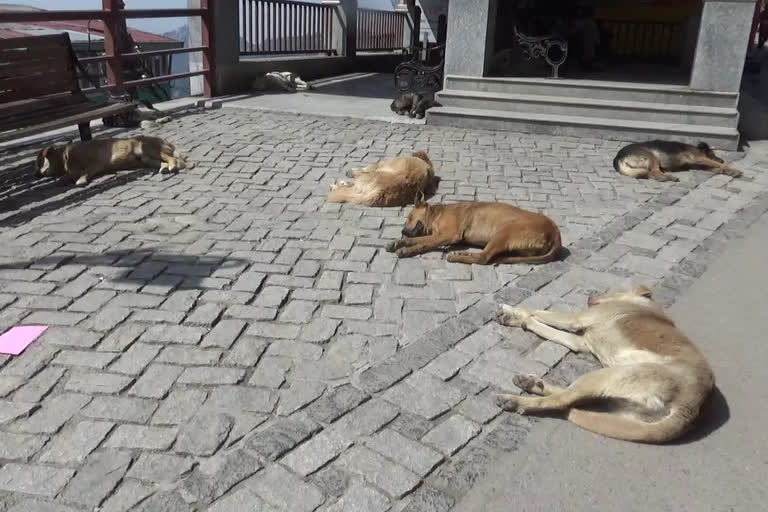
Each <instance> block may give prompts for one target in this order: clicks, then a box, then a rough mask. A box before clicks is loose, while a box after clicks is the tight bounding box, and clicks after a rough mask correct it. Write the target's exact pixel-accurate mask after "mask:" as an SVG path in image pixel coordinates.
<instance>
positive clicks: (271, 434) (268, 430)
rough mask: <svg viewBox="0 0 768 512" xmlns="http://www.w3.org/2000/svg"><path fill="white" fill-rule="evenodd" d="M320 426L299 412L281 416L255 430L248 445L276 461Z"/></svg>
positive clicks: (247, 442) (248, 440)
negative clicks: (284, 416)
mask: <svg viewBox="0 0 768 512" xmlns="http://www.w3.org/2000/svg"><path fill="white" fill-rule="evenodd" d="M320 428H321V426H320V425H319V424H318V423H316V422H315V421H313V420H312V419H310V418H309V417H308V416H306V415H304V414H302V413H297V414H294V415H293V416H291V417H289V418H279V419H277V420H275V421H274V422H272V423H270V424H269V425H267V426H266V427H264V428H262V429H260V430H259V431H258V432H255V433H254V434H253V435H252V436H250V437H249V438H248V439H247V440H246V446H247V447H248V448H250V449H251V450H254V451H255V452H256V453H258V454H259V455H261V456H262V457H264V458H266V459H268V460H271V461H274V460H277V459H278V458H279V457H280V456H282V455H283V454H284V453H286V452H287V451H289V450H291V449H293V447H295V446H296V445H297V444H299V443H301V442H302V441H304V440H305V439H307V438H308V437H310V436H311V435H312V434H314V433H315V432H317V431H318V430H320Z"/></svg>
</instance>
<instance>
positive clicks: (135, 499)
mask: <svg viewBox="0 0 768 512" xmlns="http://www.w3.org/2000/svg"><path fill="white" fill-rule="evenodd" d="M152 492H154V489H153V487H152V486H150V485H149V484H145V483H143V482H138V481H136V480H124V481H123V482H122V483H121V484H120V486H119V487H118V488H117V490H116V491H115V492H114V493H113V494H112V496H110V497H109V499H107V500H106V501H105V502H104V505H103V506H102V507H101V510H100V511H99V512H128V511H129V510H132V509H133V507H134V505H136V504H137V503H139V502H141V501H142V500H144V499H145V498H146V497H147V496H149V495H150V494H152Z"/></svg>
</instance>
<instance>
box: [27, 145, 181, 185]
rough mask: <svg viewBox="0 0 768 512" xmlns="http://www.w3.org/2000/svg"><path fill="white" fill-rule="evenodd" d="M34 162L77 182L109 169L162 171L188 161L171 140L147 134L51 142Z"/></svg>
mask: <svg viewBox="0 0 768 512" xmlns="http://www.w3.org/2000/svg"><path fill="white" fill-rule="evenodd" d="M35 164H36V166H37V170H38V172H39V173H40V175H41V176H68V177H70V178H72V179H73V180H74V181H75V184H76V185H78V186H84V185H87V184H88V182H89V181H90V180H91V179H92V178H93V177H95V176H98V175H100V174H104V173H107V172H113V171H124V170H128V169H141V168H145V167H151V168H154V169H159V172H160V173H163V171H165V170H168V171H176V170H179V169H184V168H185V167H186V165H187V164H186V161H185V160H184V158H183V157H181V156H180V155H179V153H178V151H176V148H175V147H174V146H173V145H172V144H170V143H168V142H166V141H165V140H163V139H160V138H158V137H145V136H140V137H133V138H130V139H95V140H89V141H85V142H74V143H72V144H67V145H65V146H48V147H46V148H43V149H42V150H41V151H40V152H39V153H38V154H37V160H36V162H35Z"/></svg>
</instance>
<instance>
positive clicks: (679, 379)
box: [498, 286, 715, 443]
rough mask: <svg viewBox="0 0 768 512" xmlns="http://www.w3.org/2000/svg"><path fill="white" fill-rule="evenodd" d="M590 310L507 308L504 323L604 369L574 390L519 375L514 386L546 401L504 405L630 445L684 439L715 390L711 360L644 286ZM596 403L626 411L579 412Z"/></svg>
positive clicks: (504, 401) (506, 398)
mask: <svg viewBox="0 0 768 512" xmlns="http://www.w3.org/2000/svg"><path fill="white" fill-rule="evenodd" d="M588 303H589V308H588V309H587V310H586V311H582V312H581V313H555V312H549V311H529V310H525V309H521V308H515V307H511V306H506V305H501V306H500V310H499V316H498V319H499V322H500V323H502V324H504V325H508V326H512V327H515V326H518V327H522V328H524V329H527V330H529V331H532V332H534V333H536V334H538V335H539V336H541V337H543V338H545V339H548V340H550V341H554V342H555V343H559V344H561V345H563V346H565V347H568V348H569V349H571V350H574V351H577V352H591V353H592V354H594V355H595V356H596V357H597V358H598V359H599V360H600V362H601V363H602V364H603V366H604V368H602V369H600V370H597V371H594V372H592V373H588V374H586V375H584V376H582V377H580V378H579V379H577V380H576V381H575V382H573V383H572V384H571V385H570V386H569V387H568V388H561V387H559V386H555V385H553V384H550V383H548V382H544V381H543V380H541V379H539V378H538V377H536V376H517V377H515V379H514V383H515V385H517V386H518V387H519V388H521V389H523V390H524V391H528V392H529V393H534V394H536V395H541V397H540V398H537V397H527V396H519V395H500V396H499V398H498V402H499V406H500V407H502V408H504V409H506V410H508V411H517V412H519V413H520V414H527V413H536V412H544V411H562V412H565V416H566V418H567V419H568V420H569V421H571V422H573V423H575V424H577V425H579V426H580V427H582V428H584V429H587V430H590V431H592V432H596V433H598V434H602V435H604V436H608V437H614V438H616V439H623V440H626V441H638V442H645V443H663V442H666V441H670V440H672V439H675V438H677V437H679V436H680V435H682V434H683V433H685V432H686V431H687V430H688V429H689V428H690V426H691V424H692V423H693V421H694V420H695V419H696V418H697V416H698V415H699V411H700V408H701V406H702V404H703V403H704V401H705V400H706V399H707V397H708V396H709V395H710V393H711V391H712V389H713V388H714V385H715V377H714V375H713V373H712V369H711V368H710V366H709V363H707V361H706V359H704V356H703V355H702V354H701V352H699V350H698V349H697V348H696V347H695V346H694V345H693V343H691V341H690V340H689V339H688V338H687V337H686V336H685V334H683V333H682V332H681V331H680V330H679V329H678V328H677V327H676V326H675V324H674V322H672V320H670V319H669V317H667V316H666V315H665V314H664V311H663V310H662V308H661V306H659V305H658V304H656V303H655V302H654V301H653V300H652V299H651V290H649V289H648V288H646V287H645V286H639V287H637V288H636V289H635V290H633V291H628V292H621V293H617V294H614V295H609V296H605V297H590V299H589V301H588ZM590 402H592V403H594V404H599V403H600V402H603V404H606V403H610V404H613V405H618V406H619V409H618V410H617V409H613V410H611V412H599V411H592V410H586V409H583V408H580V406H584V405H587V404H589V403H590Z"/></svg>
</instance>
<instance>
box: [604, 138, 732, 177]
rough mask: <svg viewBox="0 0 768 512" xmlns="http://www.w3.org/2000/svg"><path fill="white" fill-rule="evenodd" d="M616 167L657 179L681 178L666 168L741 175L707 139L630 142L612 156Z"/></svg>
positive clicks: (624, 173)
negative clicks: (705, 170) (692, 144)
mask: <svg viewBox="0 0 768 512" xmlns="http://www.w3.org/2000/svg"><path fill="white" fill-rule="evenodd" d="M613 168H614V169H616V171H618V172H619V173H621V174H623V175H624V176H629V177H632V178H651V179H653V180H656V181H680V179H679V178H677V177H675V176H670V175H669V174H666V173H665V171H684V170H687V169H707V170H710V171H712V172H715V173H717V174H727V175H728V176H733V177H734V178H738V177H739V176H741V171H738V170H736V169H734V168H732V167H730V166H729V165H728V164H726V163H724V161H723V159H722V158H718V157H717V155H715V152H714V151H712V149H711V148H710V147H709V145H708V144H707V143H705V142H701V143H700V144H699V145H698V146H691V145H690V144H684V143H682V142H674V141H666V140H652V141H650V142H642V143H640V144H630V145H629V146H625V147H623V148H621V150H619V152H618V154H617V155H616V158H614V159H613Z"/></svg>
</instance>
